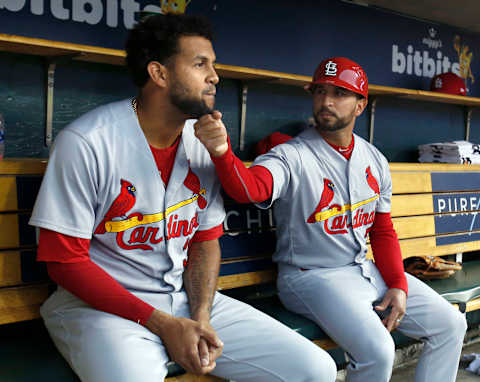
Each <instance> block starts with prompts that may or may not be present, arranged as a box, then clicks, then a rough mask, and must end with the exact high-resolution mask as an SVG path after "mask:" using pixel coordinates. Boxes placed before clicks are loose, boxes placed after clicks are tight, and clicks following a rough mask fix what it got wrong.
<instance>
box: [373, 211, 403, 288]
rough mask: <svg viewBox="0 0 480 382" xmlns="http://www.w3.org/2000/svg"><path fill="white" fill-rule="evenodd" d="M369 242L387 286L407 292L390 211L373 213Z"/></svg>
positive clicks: (400, 254) (398, 245)
mask: <svg viewBox="0 0 480 382" xmlns="http://www.w3.org/2000/svg"><path fill="white" fill-rule="evenodd" d="M370 244H371V246H372V252H373V257H374V259H375V264H376V266H377V268H378V270H379V271H380V274H381V275H382V277H383V280H384V281H385V284H387V286H388V287H389V288H398V289H402V290H404V291H405V293H407V294H408V284H407V278H406V276H405V270H404V267H403V261H402V253H401V251H400V244H399V242H398V237H397V233H396V232H395V229H394V228H393V223H392V218H391V216H390V213H380V212H377V214H376V215H375V220H374V222H373V225H372V229H371V230H370Z"/></svg>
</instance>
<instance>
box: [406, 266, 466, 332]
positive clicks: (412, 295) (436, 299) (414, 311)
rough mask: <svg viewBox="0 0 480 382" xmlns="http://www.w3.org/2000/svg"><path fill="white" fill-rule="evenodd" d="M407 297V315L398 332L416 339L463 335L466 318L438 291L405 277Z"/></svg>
mask: <svg viewBox="0 0 480 382" xmlns="http://www.w3.org/2000/svg"><path fill="white" fill-rule="evenodd" d="M406 276H407V281H408V297H407V309H406V314H405V316H404V317H403V319H402V322H401V324H400V326H399V328H398V329H399V330H400V331H401V332H402V333H404V334H406V335H408V336H410V337H414V338H424V337H431V336H434V335H437V334H441V333H442V332H447V333H449V334H454V333H455V332H458V335H459V336H463V334H464V332H465V330H466V321H465V317H464V316H463V315H462V314H461V313H460V312H459V311H458V310H457V309H456V308H454V307H453V306H452V304H450V303H449V302H448V301H447V300H445V299H444V298H443V297H442V296H440V295H439V294H438V293H437V292H436V291H435V290H433V289H432V288H430V287H429V286H428V285H426V284H425V283H424V282H422V281H420V280H419V279H417V278H416V277H414V276H411V275H409V274H408V273H407V274H406Z"/></svg>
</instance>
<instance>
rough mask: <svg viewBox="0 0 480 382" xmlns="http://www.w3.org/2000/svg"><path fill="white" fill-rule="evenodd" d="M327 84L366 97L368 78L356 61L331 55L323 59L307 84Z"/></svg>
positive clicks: (308, 87) (309, 87) (310, 85)
mask: <svg viewBox="0 0 480 382" xmlns="http://www.w3.org/2000/svg"><path fill="white" fill-rule="evenodd" d="M317 84H329V85H334V86H339V87H341V88H344V89H347V90H350V91H352V92H354V93H357V94H360V95H361V96H363V97H365V98H368V78H367V75H366V73H365V71H364V70H363V69H362V67H361V66H360V65H358V64H357V63H356V62H354V61H352V60H350V59H348V58H345V57H332V58H327V59H326V60H323V61H322V62H321V63H320V65H318V67H317V69H316V70H315V73H314V75H313V79H312V82H311V83H310V84H309V85H308V86H307V89H308V90H310V89H311V87H312V85H317Z"/></svg>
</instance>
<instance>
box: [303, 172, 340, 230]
mask: <svg viewBox="0 0 480 382" xmlns="http://www.w3.org/2000/svg"><path fill="white" fill-rule="evenodd" d="M333 195H335V186H334V184H333V182H332V181H331V180H329V179H327V178H323V192H322V196H321V198H320V202H319V203H318V206H317V208H316V209H315V212H314V213H313V214H311V215H310V217H309V218H308V219H307V223H315V221H316V220H315V215H316V214H317V213H319V212H320V211H321V210H323V209H324V208H325V207H328V205H329V204H330V202H331V201H332V199H333Z"/></svg>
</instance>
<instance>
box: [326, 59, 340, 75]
mask: <svg viewBox="0 0 480 382" xmlns="http://www.w3.org/2000/svg"><path fill="white" fill-rule="evenodd" d="M325 75H326V76H336V75H337V63H336V62H333V61H328V62H327V63H326V64H325Z"/></svg>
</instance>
